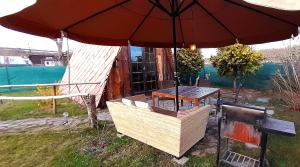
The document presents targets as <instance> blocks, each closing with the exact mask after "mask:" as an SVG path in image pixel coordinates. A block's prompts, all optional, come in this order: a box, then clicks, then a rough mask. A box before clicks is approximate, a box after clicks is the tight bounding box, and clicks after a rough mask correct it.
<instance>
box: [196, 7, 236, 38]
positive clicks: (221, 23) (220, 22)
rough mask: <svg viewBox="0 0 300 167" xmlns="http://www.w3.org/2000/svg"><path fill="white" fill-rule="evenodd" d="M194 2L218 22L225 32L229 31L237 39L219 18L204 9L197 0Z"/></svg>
mask: <svg viewBox="0 0 300 167" xmlns="http://www.w3.org/2000/svg"><path fill="white" fill-rule="evenodd" d="M196 4H197V5H198V6H199V7H200V8H201V9H202V10H204V11H205V12H206V13H207V14H208V15H209V16H210V17H212V18H213V19H214V20H215V21H216V22H217V23H218V24H220V25H221V26H222V27H223V28H224V29H225V30H226V31H227V32H229V33H230V34H231V35H232V36H233V37H234V38H235V39H237V36H236V35H235V34H234V33H233V32H232V31H231V30H230V29H229V28H228V27H227V26H226V25H225V24H224V23H223V22H222V21H221V20H219V19H218V18H217V17H216V16H214V15H213V14H212V13H211V12H210V11H208V9H206V8H205V7H204V6H203V5H201V4H200V3H199V2H198V1H197V2H196Z"/></svg>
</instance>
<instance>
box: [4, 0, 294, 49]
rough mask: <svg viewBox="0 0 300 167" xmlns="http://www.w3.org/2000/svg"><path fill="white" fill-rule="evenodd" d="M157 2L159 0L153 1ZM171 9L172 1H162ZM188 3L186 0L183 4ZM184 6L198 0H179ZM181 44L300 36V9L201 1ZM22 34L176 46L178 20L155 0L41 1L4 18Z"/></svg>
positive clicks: (184, 17)
mask: <svg viewBox="0 0 300 167" xmlns="http://www.w3.org/2000/svg"><path fill="white" fill-rule="evenodd" d="M153 2H155V1H153ZM160 2H161V3H162V5H163V6H164V8H165V9H166V10H168V11H171V9H170V4H169V3H170V1H169V0H161V1H160ZM181 2H182V3H181ZM178 3H179V5H181V9H184V8H185V7H187V6H188V5H189V4H190V3H192V0H182V1H178ZM176 21H177V23H176V24H177V32H176V34H177V43H178V47H183V46H184V47H188V46H189V45H190V44H196V45H197V47H201V48H204V47H221V46H225V45H229V44H233V43H235V42H236V39H238V41H239V42H240V43H243V44H256V43H263V42H270V41H277V40H282V39H287V38H289V37H290V36H291V35H292V34H293V35H295V36H296V35H297V34H298V25H300V11H283V10H278V9H271V8H267V7H262V6H256V5H253V4H248V3H246V2H244V1H241V0H198V1H197V2H196V1H195V3H194V5H193V6H192V7H191V8H189V9H187V10H185V11H183V12H182V13H181V15H180V16H178V17H177V20H176ZM0 24H1V25H3V26H5V27H7V28H10V29H13V30H17V31H21V32H25V33H29V34H33V35H38V36H45V37H49V38H58V37H60V31H61V30H63V31H64V32H66V33H67V35H68V37H69V38H71V39H74V40H78V41H81V42H86V43H93V44H100V45H127V44H128V40H130V43H131V45H138V46H152V47H172V18H171V17H170V16H169V15H167V14H166V13H165V12H163V11H162V10H161V9H159V7H157V6H154V5H153V4H152V3H151V2H150V1H149V0H76V1H74V0H39V1H38V2H37V3H36V4H35V5H33V6H30V7H28V8H26V9H25V10H23V11H21V12H18V13H16V14H13V15H9V16H6V17H3V18H0Z"/></svg>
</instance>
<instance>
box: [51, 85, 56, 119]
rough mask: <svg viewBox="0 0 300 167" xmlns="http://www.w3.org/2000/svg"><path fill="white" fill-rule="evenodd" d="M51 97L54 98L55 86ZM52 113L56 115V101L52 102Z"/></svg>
mask: <svg viewBox="0 0 300 167" xmlns="http://www.w3.org/2000/svg"><path fill="white" fill-rule="evenodd" d="M53 96H56V86H53ZM52 112H53V114H56V99H53V100H52Z"/></svg>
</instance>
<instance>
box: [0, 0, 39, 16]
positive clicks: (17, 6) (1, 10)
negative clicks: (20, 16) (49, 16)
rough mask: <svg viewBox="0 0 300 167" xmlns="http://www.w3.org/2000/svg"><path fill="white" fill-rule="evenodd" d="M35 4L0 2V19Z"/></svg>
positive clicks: (24, 0)
mask: <svg viewBox="0 0 300 167" xmlns="http://www.w3.org/2000/svg"><path fill="white" fill-rule="evenodd" d="M35 3H36V0H1V1H0V17H3V16H6V15H10V14H13V13H16V12H19V11H21V10H23V9H24V8H26V7H28V6H31V5H33V4H35Z"/></svg>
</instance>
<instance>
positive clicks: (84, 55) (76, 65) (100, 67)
mask: <svg viewBox="0 0 300 167" xmlns="http://www.w3.org/2000/svg"><path fill="white" fill-rule="evenodd" d="M120 49H121V47H115V46H113V47H112V46H99V45H88V44H83V45H82V46H81V47H78V48H76V49H75V50H74V51H73V55H72V58H71V60H70V70H71V82H93V83H97V84H93V85H80V86H78V88H77V87H76V86H73V87H72V88H71V93H78V90H79V91H80V92H87V93H89V94H95V95H96V99H95V101H96V105H98V103H99V102H100V98H101V96H102V93H103V91H104V87H105V85H106V81H107V78H108V75H109V73H110V70H111V68H112V64H113V62H114V61H115V58H116V57H117V55H118V54H119V52H120ZM67 74H68V69H67V70H66V72H65V75H64V76H63V79H62V82H67V81H68V75H67ZM61 90H62V92H67V91H68V90H67V88H66V87H61ZM73 100H75V101H76V102H78V103H80V104H84V102H83V100H82V99H81V98H79V97H76V98H74V99H73Z"/></svg>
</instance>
